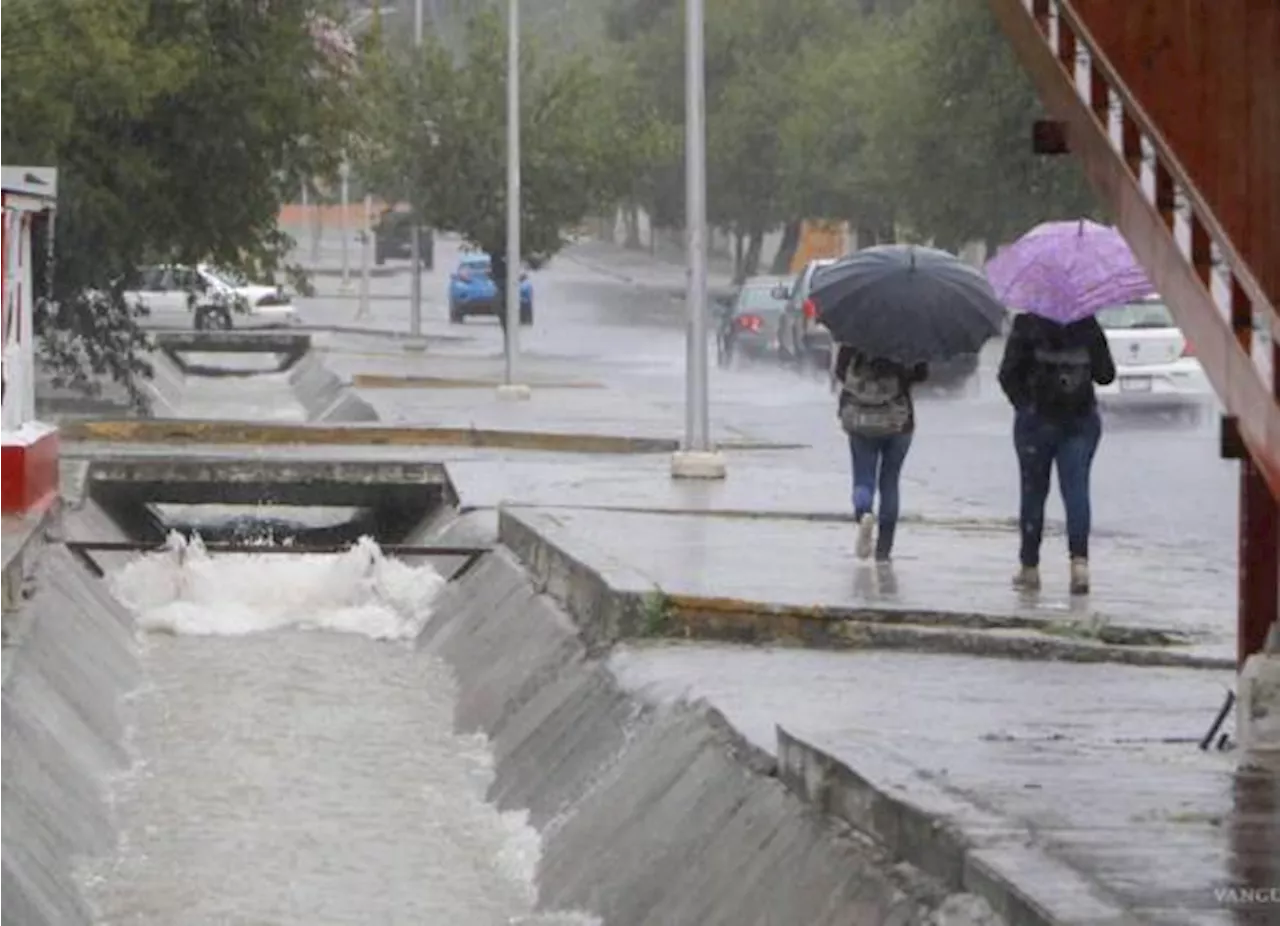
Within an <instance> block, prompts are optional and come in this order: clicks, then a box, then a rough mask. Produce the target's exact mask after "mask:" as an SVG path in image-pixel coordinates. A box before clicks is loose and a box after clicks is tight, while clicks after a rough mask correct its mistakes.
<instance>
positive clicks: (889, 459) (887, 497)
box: [849, 433, 911, 559]
mask: <svg viewBox="0 0 1280 926" xmlns="http://www.w3.org/2000/svg"><path fill="white" fill-rule="evenodd" d="M910 449H911V434H910V433H907V434H893V435H891V436H889V437H862V436H860V435H857V434H850V435H849V455H850V456H851V457H852V458H853V515H854V517H855V518H861V517H862V516H863V515H864V514H868V513H869V512H871V511H872V510H873V509H874V508H875V500H876V487H877V484H878V485H879V489H880V530H879V532H878V534H877V535H876V559H888V558H889V554H890V553H891V552H892V551H893V534H894V531H895V530H896V528H897V526H898V480H899V479H900V478H901V476H902V464H903V461H905V460H906V459H907V451H908V450H910Z"/></svg>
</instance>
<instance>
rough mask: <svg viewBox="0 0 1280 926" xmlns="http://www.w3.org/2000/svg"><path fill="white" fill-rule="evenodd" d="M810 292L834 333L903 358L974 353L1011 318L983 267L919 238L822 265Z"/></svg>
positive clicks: (876, 353)
mask: <svg viewBox="0 0 1280 926" xmlns="http://www.w3.org/2000/svg"><path fill="white" fill-rule="evenodd" d="M811 296H812V298H813V301H814V303H815V304H816V305H817V308H818V321H819V322H821V323H822V324H823V325H824V326H825V327H826V328H827V329H828V330H829V331H830V332H831V336H832V337H833V338H834V339H835V340H837V341H839V342H840V343H842V344H848V345H850V346H851V347H854V348H856V349H857V350H858V351H860V352H861V353H863V354H866V355H867V356H869V357H884V358H886V359H890V360H897V361H900V362H902V363H919V362H920V361H930V360H946V359H947V358H949V357H955V356H957V355H960V354H972V353H976V352H977V351H978V350H979V349H980V348H981V347H982V345H983V343H984V342H985V341H986V340H987V339H988V338H990V337H992V336H994V335H995V334H997V333H998V332H999V331H1000V327H1001V324H1002V323H1003V321H1004V317H1005V310H1004V306H1002V305H1001V304H1000V300H999V299H997V298H996V294H995V291H994V290H993V289H992V288H991V284H990V283H989V282H988V281H987V278H986V277H985V276H984V275H983V273H982V271H980V270H977V269H976V268H974V267H971V266H969V265H968V264H966V263H965V262H964V261H962V260H960V258H958V257H956V256H955V255H954V254H948V253H947V252H946V251H939V250H937V249H935V248H926V247H919V246H916V245H901V244H890V245H881V246H879V247H873V248H866V249H864V250H861V251H856V252H854V253H853V254H850V255H849V256H848V257H845V258H843V259H841V260H840V261H838V262H837V263H834V264H832V265H831V266H829V267H824V268H823V269H822V270H819V271H818V273H817V276H816V277H815V278H814V288H813V291H812V293H811Z"/></svg>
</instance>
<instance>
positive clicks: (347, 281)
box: [338, 152, 351, 290]
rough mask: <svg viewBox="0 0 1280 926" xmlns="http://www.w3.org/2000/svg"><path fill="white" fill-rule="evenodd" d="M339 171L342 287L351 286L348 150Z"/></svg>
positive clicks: (349, 170) (347, 287) (344, 153)
mask: <svg viewBox="0 0 1280 926" xmlns="http://www.w3.org/2000/svg"><path fill="white" fill-rule="evenodd" d="M338 173H339V174H340V175H341V178H342V212H341V214H340V215H339V216H338V231H339V233H340V234H341V235H342V288H343V289H344V290H346V289H350V288H351V254H350V242H348V241H347V238H348V235H347V208H348V206H350V204H351V203H350V200H351V186H350V180H351V165H350V164H348V163H347V155H346V152H343V154H342V167H341V168H339V171H338Z"/></svg>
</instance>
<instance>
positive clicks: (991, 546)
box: [508, 507, 1235, 666]
mask: <svg viewBox="0 0 1280 926" xmlns="http://www.w3.org/2000/svg"><path fill="white" fill-rule="evenodd" d="M508 511H509V514H510V516H511V517H513V518H518V519H519V520H521V521H522V522H523V523H524V524H525V525H526V526H527V527H528V529H529V530H531V531H533V532H535V533H536V534H537V535H538V536H540V537H541V538H543V539H544V542H546V543H548V544H552V545H555V546H557V547H558V548H559V549H560V550H562V551H563V552H564V553H566V554H567V555H568V556H570V557H572V558H573V559H575V560H577V561H578V562H580V563H582V564H583V565H585V566H586V567H588V568H591V569H595V570H597V571H600V572H603V573H611V572H614V571H616V570H617V569H618V567H619V566H622V567H624V568H625V570H626V573H627V575H628V577H629V581H631V582H632V583H633V584H634V585H638V586H639V587H641V588H643V587H644V586H646V585H647V586H648V588H650V589H654V590H659V591H660V592H661V593H662V594H663V595H665V596H667V597H668V598H671V599H679V598H682V597H684V598H703V599H711V600H713V601H716V602H717V604H716V605H714V606H711V605H705V606H703V608H704V609H705V610H711V609H712V608H713V607H714V608H719V609H721V610H723V611H725V612H729V611H732V610H733V608H734V606H733V602H752V603H758V604H761V605H765V606H766V607H767V608H769V607H771V608H773V609H774V610H778V611H781V612H782V613H787V611H788V610H789V609H791V610H797V611H799V612H803V611H804V610H806V609H808V610H818V611H825V612H827V613H830V614H831V615H832V616H833V617H836V616H839V615H842V614H851V615H865V619H866V620H869V621H875V620H877V618H876V617H875V616H873V615H876V614H879V615H880V619H882V620H884V621H886V622H889V623H895V624H905V625H910V626H918V627H921V628H929V627H967V628H981V629H990V630H993V631H996V633H994V634H992V636H993V637H994V638H996V642H998V643H999V644H1000V645H999V646H997V645H996V642H993V643H992V646H991V649H990V652H991V653H993V654H994V653H1007V652H1009V651H1010V650H1009V647H1008V646H1007V634H1005V633H1004V631H1013V630H1032V631H1038V632H1040V633H1043V634H1047V635H1051V636H1054V637H1061V638H1066V639H1075V640H1085V641H1098V642H1109V643H1114V644H1116V645H1118V646H1125V645H1133V646H1150V645H1167V646H1169V647H1170V648H1171V649H1172V650H1174V651H1177V652H1179V653H1182V654H1186V655H1189V656H1196V657H1209V658H1217V659H1221V660H1222V662H1223V664H1225V665H1228V666H1229V665H1231V660H1232V658H1233V654H1234V645H1235V643H1234V641H1235V638H1234V615H1233V614H1232V613H1231V612H1230V611H1226V610H1224V609H1223V608H1222V607H1221V601H1222V599H1223V597H1224V595H1228V594H1230V592H1231V589H1230V587H1229V586H1228V587H1218V584H1217V583H1203V584H1198V585H1190V584H1189V585H1185V586H1183V585H1179V586H1176V587H1174V586H1171V585H1170V584H1169V583H1168V582H1167V581H1165V577H1164V574H1155V573H1153V572H1151V571H1150V567H1149V563H1148V561H1147V559H1146V557H1144V555H1143V554H1142V552H1141V551H1137V550H1133V549H1130V548H1127V547H1126V546H1125V545H1124V544H1123V543H1122V542H1119V541H1116V540H1112V539H1109V538H1103V539H1099V540H1098V542H1097V544H1096V551H1095V563H1096V566H1095V580H1094V588H1093V593H1092V594H1091V595H1088V596H1080V595H1076V596H1073V595H1070V594H1068V591H1067V570H1066V557H1065V553H1063V555H1062V556H1061V557H1055V556H1053V555H1052V554H1051V553H1050V550H1051V549H1052V548H1053V547H1054V546H1063V545H1064V541H1063V539H1062V538H1061V537H1056V538H1049V539H1048V540H1047V541H1046V548H1047V549H1046V554H1047V555H1046V563H1045V570H1044V578H1045V587H1044V589H1043V590H1042V591H1041V592H1040V593H1039V594H1034V595H1028V594H1023V593H1019V592H1017V591H1015V590H1014V589H1013V588H1012V587H1011V584H1010V581H1009V579H1010V576H1011V575H1012V572H1013V564H1015V563H1016V548H1017V540H1018V535H1017V530H1016V528H1014V527H1012V526H1005V525H1000V524H992V523H982V522H972V521H970V522H966V521H964V520H951V521H946V520H941V519H938V518H936V517H932V518H931V517H929V516H924V517H920V518H917V519H912V520H910V521H907V522H905V523H903V524H901V525H900V526H899V539H898V543H897V551H896V555H895V558H894V562H893V564H892V566H891V567H888V568H886V567H878V566H875V565H873V564H870V563H864V562H860V561H858V560H857V559H856V557H855V555H854V539H855V530H854V525H853V524H852V522H851V520H849V519H843V518H828V519H816V518H813V517H811V516H810V517H806V516H794V515H792V516H788V515H785V514H777V513H774V514H764V513H753V512H742V513H739V514H737V515H732V516H730V515H724V514H721V515H711V514H700V513H694V512H679V511H677V510H675V509H670V510H668V511H666V512H644V511H638V510H624V509H623V508H621V507H612V508H595V509H592V508H570V507H559V508H536V509H508ZM1055 563H1056V564H1057V565H1058V566H1059V567H1060V568H1058V569H1053V568H1052V566H1053V565H1054V564H1055ZM1165 567H1166V568H1169V569H1173V570H1175V571H1177V570H1179V569H1181V570H1183V571H1185V570H1187V569H1191V568H1193V564H1190V563H1178V562H1174V561H1172V560H1166V562H1165ZM690 609H694V606H693V605H690ZM766 613H767V612H766ZM760 620H761V621H762V622H767V617H761V618H760ZM975 639H976V638H975ZM974 650H975V651H976V652H979V653H980V652H982V648H981V646H980V645H979V644H978V643H975V644H974ZM1030 654H1031V655H1034V652H1032V653H1030ZM1117 658H1119V657H1117Z"/></svg>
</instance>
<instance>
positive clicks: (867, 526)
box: [855, 511, 876, 559]
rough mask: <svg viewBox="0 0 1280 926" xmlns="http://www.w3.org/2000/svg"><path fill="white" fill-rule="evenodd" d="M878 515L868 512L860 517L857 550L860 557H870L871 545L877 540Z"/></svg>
mask: <svg viewBox="0 0 1280 926" xmlns="http://www.w3.org/2000/svg"><path fill="white" fill-rule="evenodd" d="M875 530H876V517H875V515H873V514H872V513H871V512H869V511H868V512H867V513H866V514H864V515H863V516H862V517H861V518H859V519H858V545H857V547H856V548H855V551H856V552H857V554H858V559H870V558H871V547H872V545H873V543H874V541H875Z"/></svg>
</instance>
